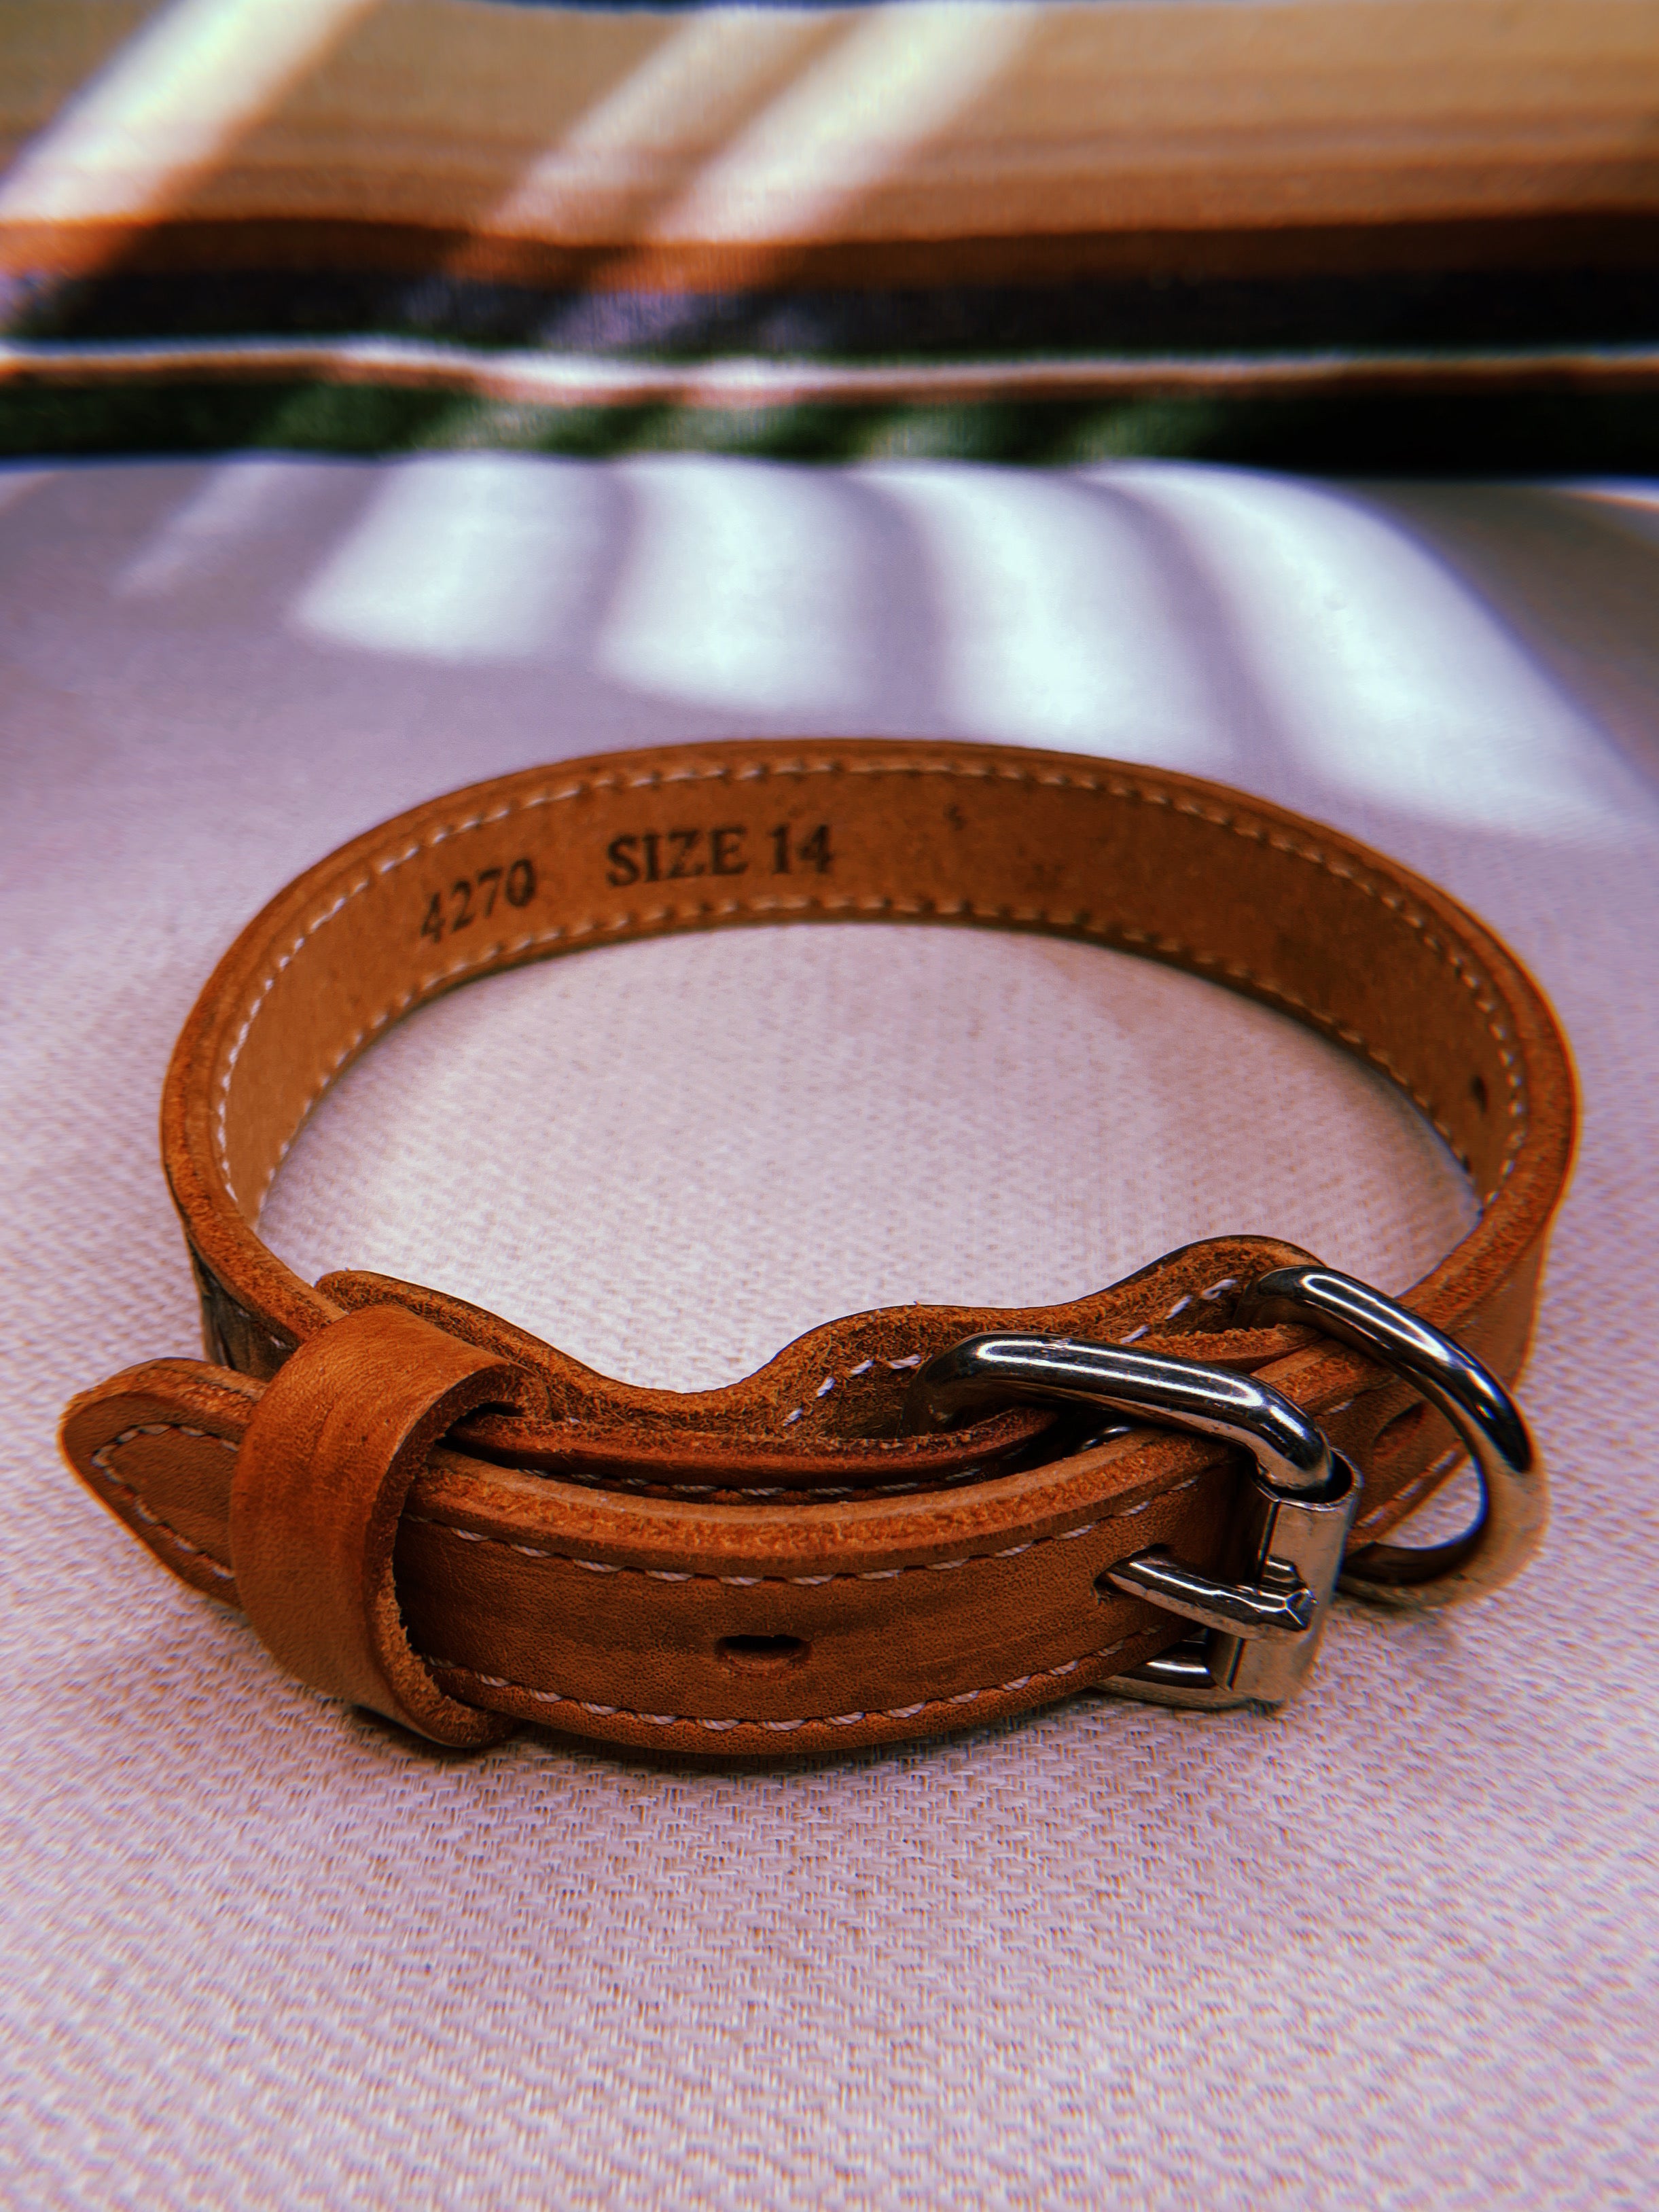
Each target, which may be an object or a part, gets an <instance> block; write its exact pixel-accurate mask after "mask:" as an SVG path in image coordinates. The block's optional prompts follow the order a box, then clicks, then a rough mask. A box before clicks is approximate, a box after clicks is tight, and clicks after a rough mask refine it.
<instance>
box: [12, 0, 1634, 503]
mask: <svg viewBox="0 0 1659 2212" xmlns="http://www.w3.org/2000/svg"><path fill="white" fill-rule="evenodd" d="M0 164H3V168H0V331H3V333H4V336H5V343H4V345H3V349H0V448H3V449H5V450H10V451H13V452H20V451H36V450H50V451H54V452H68V451H74V452H88V451H112V450H121V451H132V450H143V449H150V448H156V447H160V448H165V449H167V450H171V451H179V450H185V449H193V448H198V447H209V448H216V447H224V446H226V445H241V446H246V445H255V446H277V447H302V448H307V449H310V450H325V451H348V452H353V453H378V452H385V451H395V450H405V449H408V448H411V447H454V446H469V445H472V446H477V445H483V446H488V447H531V448H538V449H544V450H551V451H559V452H565V453H614V452H622V451H629V450H637V449H641V448H671V447H702V448H708V449H714V450H731V451H738V452H744V453H765V454H769V455H773V456H778V457H787V456H795V457H810V458H842V459H851V458H860V457H884V456H904V455H923V454H940V453H943V454H951V455H955V456H958V457H969V458H982V459H992V458H995V459H1042V460H1086V459H1097V458H1103V457H1110V456H1113V455H1118V454H1131V455H1148V454H1163V455H1174V456H1185V457H1193V458H1211V459H1233V460H1248V461H1258V462H1260V461H1271V462H1275V463H1283V464H1288V465H1297V466H1299V467H1303V468H1326V467H1340V468H1345V469H1356V468H1358V469H1365V470H1371V471H1375V470H1377V469H1384V468H1386V469H1408V470H1412V471H1417V472H1419V473H1420V472H1422V471H1437V472H1439V471H1452V472H1468V471H1470V470H1489V469H1493V468H1502V469H1505V470H1517V469H1518V470H1523V471H1531V472H1535V471H1540V470H1543V471H1559V470H1563V469H1576V470H1584V469H1595V470H1607V469H1620V468H1633V467H1636V466H1638V465H1644V466H1645V465H1651V464H1652V462H1653V461H1654V459H1655V458H1656V454H1659V432H1656V429H1655V427H1654V410H1653V407H1652V404H1651V397H1650V395H1651V394H1652V392H1653V390H1654V386H1655V381H1656V376H1659V305H1656V272H1659V5H1656V4H1655V0H872V4H867V5H840V6H819V5H815V4H811V0H804V4H790V5H776V6H766V5H760V6H753V5H750V6H718V5H715V6H702V5H697V4H678V0H668V4H665V5H659V6H656V7H640V6H635V5H633V4H631V0H616V4H611V5H607V6H592V5H586V4H582V5H576V6H554V5H544V4H539V0H529V3H528V4H513V5H508V4H500V3H499V0H163V4H160V5H157V4H155V3H154V0H52V4H50V5H43V4H39V0H6V4H5V5H4V6H3V7H0Z"/></svg>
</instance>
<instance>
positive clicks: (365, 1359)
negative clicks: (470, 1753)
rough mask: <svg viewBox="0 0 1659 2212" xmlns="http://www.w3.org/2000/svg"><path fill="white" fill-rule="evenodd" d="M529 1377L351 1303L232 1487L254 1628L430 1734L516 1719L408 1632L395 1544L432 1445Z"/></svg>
mask: <svg viewBox="0 0 1659 2212" xmlns="http://www.w3.org/2000/svg"><path fill="white" fill-rule="evenodd" d="M529 1387H530V1383H529V1378H528V1377H527V1376H525V1375H524V1374H523V1373H522V1371H521V1370H520V1369H518V1368H516V1367H514V1366H513V1365H512V1364H510V1363H509V1362H507V1361H505V1360H502V1359H501V1358H498V1357H497V1356H496V1355H495V1354H494V1353H492V1352H486V1351H483V1350H482V1349H481V1348H480V1347H479V1346H476V1345H471V1344H463V1343H462V1342H461V1341H460V1340H459V1339H458V1338H455V1337H452V1336H447V1335H445V1334H443V1333H442V1332H441V1330H439V1329H435V1328H430V1327H429V1326H428V1324H427V1323H426V1322H423V1321H421V1320H419V1319H417V1318H416V1316H414V1315H413V1314H410V1313H406V1312H404V1311H402V1310H400V1309H398V1307H395V1306H370V1307H367V1308H365V1309H364V1310H362V1311H361V1312H358V1313H354V1314H348V1315H347V1316H345V1317H344V1319H343V1320H341V1321H337V1322H334V1323H333V1324H332V1325H331V1327H330V1328H326V1329H325V1330H324V1331H323V1332H322V1333H321V1334H320V1335H319V1336H316V1337H314V1338H313V1340H311V1341H310V1342H309V1343H308V1344H304V1345H301V1346H300V1348H299V1350H298V1351H297V1352H295V1353H294V1355H293V1357H292V1358H290V1359H289V1361H288V1362H287V1363H286V1364H285V1365H284V1366H283V1368H282V1369H281V1370H280V1371H279V1372H278V1373H277V1374H276V1376H274V1377H273V1379H272V1380H271V1381H270V1383H268V1384H267V1385H266V1387H265V1390H264V1395H263V1396H262V1398H261V1399H260V1401H259V1404H258V1408H257V1410H256V1411H255V1413H254V1414H253V1418H252V1420H251V1422H250V1423H249V1425H248V1429H247V1433H246V1436H245V1437H244V1438H243V1440H242V1444H241V1449H240V1451H239V1452H238V1454H237V1458H236V1468H235V1472H234V1475H233V1477H232V1480H231V1492H230V1550H231V1557H232V1560H233V1562H234V1568H235V1574H236V1585H237V1589H238V1591H239V1593H240V1597H241V1601H242V1604H243V1607H244V1608H245V1609H246V1613H247V1616H248V1619H249V1620H250V1621H251V1623H252V1626H253V1628H254V1629H255V1631H256V1632H257V1633H258V1637H259V1638H260V1641H261V1642H262V1643H263V1644H264V1645H265V1646H266V1648H267V1649H268V1650H270V1652H271V1653H272V1654H273V1655H274V1656H275V1657H276V1659H278V1660H279V1661H280V1662H281V1663H282V1664H283V1666H284V1667H285V1668H287V1669H288V1670H289V1673H290V1674H295V1675H297V1676H298V1677H299V1679H300V1680H301V1681H302V1682H306V1683H307V1684H309V1686H311V1687H312V1688H313V1689H314V1690H320V1691H322V1692H324V1693H325V1695H326V1696H329V1697H332V1698H343V1699H348V1700H349V1702H350V1703H352V1704H353V1705H367V1706H368V1707H369V1708H370V1710H371V1711H374V1712H377V1713H381V1714H384V1715H385V1716H386V1718H387V1719H389V1720H394V1721H398V1722H400V1723H402V1725H403V1726H404V1728H407V1729H413V1730H414V1731H415V1732H416V1734H417V1735H423V1736H427V1737H428V1738H430V1739H431V1741H434V1742H435V1743H443V1744H453V1745H459V1746H465V1747H474V1748H476V1747H479V1746H481V1745H483V1744H488V1743H494V1742H496V1741H499V1740H500V1739H501V1737H503V1736H505V1735H511V1733H512V1731H513V1723H512V1722H511V1721H507V1720H503V1719H501V1717H499V1716H498V1715H496V1714H494V1713H485V1712H481V1711H478V1710H477V1708H476V1707H474V1706H471V1705H462V1704H461V1703H459V1701H458V1700H457V1699H453V1698H450V1697H447V1696H446V1695H445V1694H444V1692H442V1691H441V1689H439V1687H438V1686H437V1684H436V1683H435V1681H434V1680H433V1679H432V1676H431V1675H430V1674H429V1673H428V1671H427V1668H426V1667H425V1665H424V1664H423V1662H422V1661H421V1659H420V1658H419V1657H418V1656H416V1652H415V1651H414V1650H413V1648H412V1646H411V1645H410V1641H409V1638H408V1636H407V1634H406V1633H405V1632H404V1624H403V1620H402V1616H401V1614H400V1613H399V1610H398V1594H397V1589H396V1587H395V1584H394V1580H393V1572H392V1548H393V1546H394V1544H395V1541H396V1539H397V1533H398V1519H399V1516H401V1514H402V1511H403V1507H404V1499H405V1498H407V1496H408V1494H409V1489H410V1484H411V1483H412V1482H413V1481H414V1480H415V1479H416V1476H417V1475H419V1474H421V1473H422V1471H423V1470H424V1468H425V1467H426V1465H427V1462H428V1457H429V1455H430V1453H431V1450H432V1447H433V1445H434V1444H435V1443H436V1442H437V1440H438V1439H439V1437H441V1436H442V1435H444V1433H445V1432H446V1431H447V1430H448V1429H449V1428H451V1427H452V1426H453V1424H454V1423H455V1422H456V1421H458V1420H459V1419H460V1418H461V1417H462V1416H463V1415H464V1414H465V1413H471V1412H472V1411H473V1410H474V1409H475V1408H476V1407H479V1406H483V1405H501V1404H507V1405H513V1406H517V1405H520V1404H521V1403H522V1401H523V1400H524V1398H525V1396H526V1391H527V1389H529Z"/></svg>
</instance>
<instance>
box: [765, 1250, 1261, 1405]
mask: <svg viewBox="0 0 1659 2212" xmlns="http://www.w3.org/2000/svg"><path fill="white" fill-rule="evenodd" d="M1237 1287H1238V1278H1237V1275H1228V1276H1226V1277H1225V1279H1223V1280H1222V1281H1221V1282H1218V1283H1216V1284H1212V1286H1211V1287H1210V1289H1208V1290H1207V1291H1200V1292H1199V1294H1198V1295H1199V1296H1200V1297H1202V1298H1209V1299H1212V1300H1214V1299H1216V1298H1218V1297H1220V1296H1221V1295H1222V1293H1223V1292H1224V1291H1231V1290H1237ZM1192 1302H1193V1294H1192V1292H1191V1291H1187V1292H1185V1293H1184V1294H1183V1295H1182V1297H1178V1298H1177V1299H1176V1302H1175V1304H1173V1305H1172V1306H1171V1307H1170V1310H1169V1311H1168V1312H1167V1313H1164V1314H1161V1315H1159V1316H1158V1319H1157V1320H1156V1321H1147V1322H1142V1323H1141V1324H1140V1327H1139V1328H1132V1329H1131V1330H1130V1332H1129V1334H1127V1336H1120V1337H1115V1338H1114V1339H1113V1341H1114V1343H1116V1344H1120V1345H1127V1344H1134V1343H1137V1342H1139V1340H1140V1338H1142V1337H1143V1336H1146V1335H1149V1334H1151V1333H1152V1330H1153V1329H1154V1328H1157V1327H1158V1323H1159V1322H1165V1321H1173V1320H1174V1319H1175V1317H1176V1315H1177V1314H1178V1313H1184V1312H1185V1311H1186V1310H1187V1308H1188V1306H1189V1305H1191V1304H1192ZM875 1364H876V1363H875V1361H874V1360H873V1359H862V1360H860V1362H859V1364H858V1365H857V1366H856V1367H849V1368H848V1369H847V1370H845V1371H844V1372H843V1373H842V1374H841V1375H839V1376H836V1375H826V1376H824V1378H823V1382H822V1383H819V1385H818V1387H817V1390H816V1391H815V1392H814V1393H813V1395H814V1397H817V1398H827V1397H828V1396H829V1393H830V1392H831V1391H832V1390H833V1389H835V1387H836V1383H838V1382H842V1383H850V1382H851V1381H852V1380H853V1378H854V1376H856V1375H867V1374H868V1373H869V1371H870V1370H871V1369H872V1367H873V1366H874V1365H875ZM882 1364H883V1365H884V1366H886V1367H893V1368H899V1367H920V1366H921V1353H920V1352H912V1353H911V1354H910V1356H909V1358H908V1359H888V1360H884V1362H883V1363H882ZM807 1410H808V1408H807V1407H806V1406H805V1405H804V1404H803V1405H799V1406H797V1407H795V1409H794V1411H793V1413H786V1414H785V1415H784V1417H783V1425H784V1426H785V1427H786V1428H787V1427H788V1426H789V1425H790V1424H791V1422H793V1421H798V1420H799V1419H800V1418H801V1416H802V1414H803V1413H806V1412H807Z"/></svg>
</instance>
